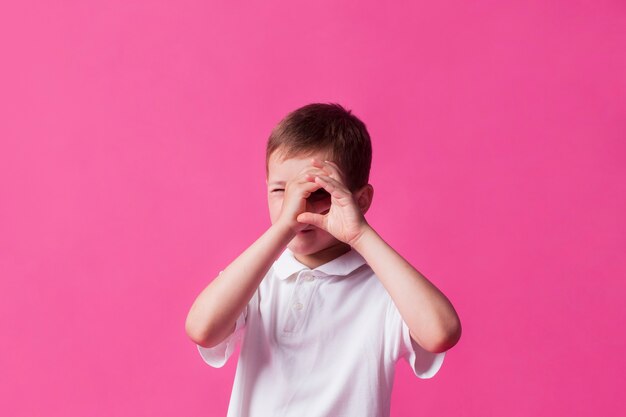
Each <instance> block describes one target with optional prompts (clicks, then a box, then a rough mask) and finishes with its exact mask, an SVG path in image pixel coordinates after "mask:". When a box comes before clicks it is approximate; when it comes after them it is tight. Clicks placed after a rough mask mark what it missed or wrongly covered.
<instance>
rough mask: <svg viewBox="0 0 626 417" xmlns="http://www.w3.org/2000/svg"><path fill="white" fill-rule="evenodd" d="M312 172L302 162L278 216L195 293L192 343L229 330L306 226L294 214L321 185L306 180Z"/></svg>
mask: <svg viewBox="0 0 626 417" xmlns="http://www.w3.org/2000/svg"><path fill="white" fill-rule="evenodd" d="M315 172H322V171H321V170H320V169H319V168H315V167H311V166H306V167H305V168H303V169H302V170H301V171H300V172H299V173H298V174H297V175H296V176H295V177H294V178H293V179H291V180H290V181H288V182H287V184H286V185H285V193H284V198H283V201H282V204H281V211H280V215H279V217H278V219H277V220H276V221H275V222H274V223H273V224H272V226H271V227H270V228H269V229H268V230H267V231H266V232H265V233H263V235H261V237H260V238H259V239H258V240H256V241H255V242H254V243H253V244H252V245H251V246H250V247H249V248H248V249H246V251H245V252H243V253H242V254H241V255H239V257H237V258H236V259H235V260H234V261H233V262H232V263H231V264H230V265H228V267H226V269H224V271H223V272H222V273H221V274H219V276H218V277H216V278H215V279H214V280H213V281H212V282H211V283H210V284H209V285H208V286H207V287H206V288H205V289H204V290H203V291H202V292H201V293H200V295H198V297H197V298H196V300H195V301H194V303H193V305H192V306H191V309H190V310H189V313H188V314H187V320H186V321H185V331H186V332H187V335H188V336H189V337H190V338H191V339H192V340H193V341H194V342H195V343H196V344H198V345H201V346H204V347H213V346H216V345H218V344H219V343H221V342H222V341H223V340H224V339H226V338H227V337H228V336H229V335H230V334H232V333H233V331H234V330H235V326H236V322H237V318H238V317H239V315H240V314H241V312H242V311H243V309H244V308H245V307H246V305H247V304H248V302H249V301H250V299H251V298H252V296H253V295H254V292H255V291H256V289H257V288H258V287H259V284H260V283H261V281H262V280H263V277H264V276H265V274H266V273H267V271H268V270H269V269H270V267H271V266H272V264H273V262H274V261H275V260H276V258H277V257H278V256H280V254H281V253H282V251H283V250H284V248H285V246H287V244H288V243H289V242H290V241H291V239H293V238H294V236H295V235H296V233H297V232H298V231H299V230H301V229H302V228H304V227H306V224H301V223H299V222H298V221H297V220H296V217H297V216H298V214H300V213H302V212H303V211H304V210H305V208H306V202H307V198H308V197H309V196H310V194H311V193H312V192H314V191H315V190H317V189H319V188H321V186H320V185H318V184H314V183H311V182H310V181H309V180H308V179H309V178H310V174H311V173H315Z"/></svg>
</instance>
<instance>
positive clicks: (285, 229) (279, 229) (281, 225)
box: [270, 221, 296, 241]
mask: <svg viewBox="0 0 626 417" xmlns="http://www.w3.org/2000/svg"><path fill="white" fill-rule="evenodd" d="M270 229H272V230H275V231H276V233H277V234H279V235H280V236H282V237H283V238H284V239H287V241H290V240H291V239H293V238H294V237H295V236H296V232H295V231H294V230H293V229H292V228H291V227H290V226H289V225H288V224H287V223H285V222H281V221H277V222H276V223H274V224H272V225H271V226H270Z"/></svg>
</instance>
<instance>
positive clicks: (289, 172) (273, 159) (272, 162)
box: [267, 151, 328, 183]
mask: <svg viewBox="0 0 626 417" xmlns="http://www.w3.org/2000/svg"><path fill="white" fill-rule="evenodd" d="M313 158H316V159H318V160H320V161H323V160H325V159H328V152H326V151H316V152H313V153H310V154H306V155H304V154H302V155H295V156H293V157H291V158H288V159H282V158H281V157H280V155H279V153H277V152H274V153H273V154H272V155H270V158H269V160H268V163H267V177H268V178H267V181H268V183H273V182H276V183H283V182H286V181H289V180H290V179H292V178H293V177H295V176H296V175H297V174H298V173H299V172H300V171H301V170H302V169H304V168H305V167H307V166H312V165H311V159H313Z"/></svg>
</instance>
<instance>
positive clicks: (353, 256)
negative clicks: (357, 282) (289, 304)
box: [273, 248, 366, 280]
mask: <svg viewBox="0 0 626 417" xmlns="http://www.w3.org/2000/svg"><path fill="white" fill-rule="evenodd" d="M365 263H366V262H365V259H364V258H363V257H362V256H361V254H360V253H359V252H357V251H356V250H354V248H350V250H349V251H348V252H346V253H344V254H343V255H341V256H338V257H337V258H335V259H333V260H331V261H329V262H326V263H325V264H324V265H320V266H318V267H317V268H314V269H310V268H309V267H307V266H306V265H304V264H302V263H300V261H298V260H297V259H296V258H295V256H294V254H293V252H292V251H291V249H289V248H285V250H284V251H283V253H282V254H281V255H280V256H279V257H278V259H276V261H274V264H273V266H274V273H275V274H276V276H277V277H278V278H280V279H281V280H285V279H287V278H289V277H290V276H292V275H293V274H295V273H296V272H300V271H302V270H310V271H317V272H318V275H320V276H324V275H335V276H337V275H339V276H345V275H348V274H350V273H351V272H352V271H354V270H355V269H357V268H358V267H360V266H361V265H364V264H365Z"/></svg>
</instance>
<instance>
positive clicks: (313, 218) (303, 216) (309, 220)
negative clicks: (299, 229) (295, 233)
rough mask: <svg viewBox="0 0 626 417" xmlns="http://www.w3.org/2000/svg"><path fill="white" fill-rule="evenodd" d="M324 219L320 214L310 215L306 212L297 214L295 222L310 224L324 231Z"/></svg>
mask: <svg viewBox="0 0 626 417" xmlns="http://www.w3.org/2000/svg"><path fill="white" fill-rule="evenodd" d="M324 217H325V216H323V215H321V214H317V213H310V212H308V211H307V212H304V213H300V214H298V217H296V220H297V221H298V222H299V223H306V224H312V225H313V226H315V227H319V228H320V229H323V230H326V225H325V221H324V220H325V219H324Z"/></svg>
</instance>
